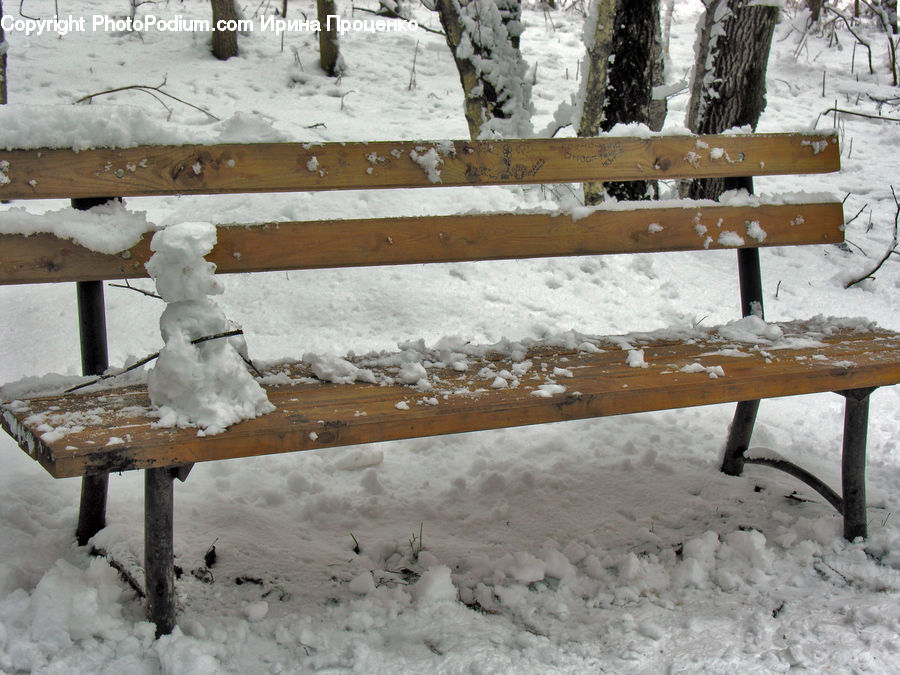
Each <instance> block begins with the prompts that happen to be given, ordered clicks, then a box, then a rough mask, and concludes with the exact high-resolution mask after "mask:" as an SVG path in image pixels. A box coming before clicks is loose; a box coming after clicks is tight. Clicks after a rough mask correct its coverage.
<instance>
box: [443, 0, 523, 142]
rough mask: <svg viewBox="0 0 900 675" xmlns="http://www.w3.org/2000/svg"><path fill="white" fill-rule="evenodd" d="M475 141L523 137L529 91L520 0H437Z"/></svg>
mask: <svg viewBox="0 0 900 675" xmlns="http://www.w3.org/2000/svg"><path fill="white" fill-rule="evenodd" d="M435 9H437V11H438V16H439V17H440V20H441V26H443V28H444V34H445V35H446V39H447V46H448V47H450V51H451V52H452V53H453V59H454V61H455V62H456V68H457V70H458V71H459V79H460V82H461V83H462V88H463V94H464V95H465V115H466V122H467V123H468V125H469V135H470V136H471V137H472V138H473V139H476V138H527V137H528V136H531V135H532V128H531V112H532V106H531V87H530V85H529V84H528V82H527V81H526V79H527V78H526V67H525V62H524V61H523V60H522V55H521V54H520V52H519V49H518V35H519V33H521V23H520V21H519V17H520V16H521V5H520V0H436V1H435Z"/></svg>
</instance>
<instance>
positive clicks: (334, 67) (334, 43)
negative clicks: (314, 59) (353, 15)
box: [316, 0, 342, 77]
mask: <svg viewBox="0 0 900 675" xmlns="http://www.w3.org/2000/svg"><path fill="white" fill-rule="evenodd" d="M316 13H317V17H318V19H319V65H320V66H321V67H322V70H324V71H325V74H326V75H328V77H337V76H338V75H340V74H341V70H342V69H341V58H340V57H341V55H340V50H339V48H338V36H337V27H336V26H335V25H334V24H333V23H332V25H331V28H328V17H329V16H330V15H336V14H337V7H336V6H335V4H334V0H316Z"/></svg>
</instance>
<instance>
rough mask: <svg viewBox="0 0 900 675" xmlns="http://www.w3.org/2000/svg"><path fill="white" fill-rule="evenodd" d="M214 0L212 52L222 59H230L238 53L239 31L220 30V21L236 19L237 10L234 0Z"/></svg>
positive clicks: (212, 0)
mask: <svg viewBox="0 0 900 675" xmlns="http://www.w3.org/2000/svg"><path fill="white" fill-rule="evenodd" d="M210 1H211V2H212V18H213V34H212V52H213V56H215V57H216V58H217V59H219V60H220V61H225V60H227V59H230V58H231V57H232V56H237V55H238V41H237V31H235V30H218V29H217V28H216V26H217V25H218V22H219V21H236V20H237V12H236V11H235V10H234V0H210Z"/></svg>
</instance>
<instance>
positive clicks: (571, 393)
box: [0, 323, 900, 477]
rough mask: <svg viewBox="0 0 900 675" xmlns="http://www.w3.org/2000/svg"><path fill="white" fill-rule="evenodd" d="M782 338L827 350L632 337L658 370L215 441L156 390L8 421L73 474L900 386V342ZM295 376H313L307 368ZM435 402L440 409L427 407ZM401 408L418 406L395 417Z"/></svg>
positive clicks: (564, 358) (332, 393)
mask: <svg viewBox="0 0 900 675" xmlns="http://www.w3.org/2000/svg"><path fill="white" fill-rule="evenodd" d="M782 328H783V329H784V330H785V333H786V334H787V335H789V336H791V335H793V336H806V337H811V338H814V339H816V340H818V341H819V342H820V345H819V346H807V347H804V348H800V349H773V348H771V347H769V348H767V347H766V345H765V344H764V343H761V344H760V345H759V347H757V348H754V346H753V345H752V344H742V345H741V344H738V345H735V343H731V342H729V341H728V340H725V339H723V338H721V337H720V336H716V335H715V334H711V335H710V336H708V337H706V338H703V339H697V340H693V341H683V340H672V339H661V338H654V337H652V336H648V337H645V338H636V337H634V336H631V337H630V338H629V341H630V343H631V344H632V345H633V346H635V347H640V348H642V349H643V350H644V360H645V361H646V362H647V363H648V364H649V367H647V368H631V367H629V366H628V365H627V364H626V356H627V352H626V351H623V349H622V347H621V344H622V343H621V341H616V340H604V339H599V340H597V341H596V342H597V344H598V345H599V346H600V347H601V348H603V349H604V350H605V351H602V352H600V353H593V354H589V353H583V352H575V351H571V350H569V351H565V350H549V349H547V348H543V349H533V350H531V352H530V353H529V354H528V358H530V359H531V360H532V364H533V365H532V368H531V369H530V371H529V372H528V373H526V374H525V375H524V376H523V377H522V378H521V382H520V384H519V386H518V387H517V388H514V389H492V388H491V386H490V384H491V382H489V381H488V380H484V379H479V378H478V376H477V375H473V373H477V372H478V371H479V370H480V368H481V365H483V364H473V367H470V369H469V372H468V373H457V372H455V371H440V372H438V375H439V376H440V378H441V382H440V384H439V385H438V386H436V388H435V391H430V392H420V391H418V390H416V389H414V388H412V387H407V386H401V385H393V386H375V385H370V384H359V383H358V384H353V385H336V384H326V383H321V382H316V381H309V380H306V381H299V382H297V383H296V384H293V385H291V386H285V387H269V388H268V392H269V397H270V400H271V401H272V402H273V403H274V404H275V405H276V406H277V411H276V412H273V413H271V414H269V415H266V416H263V417H261V418H258V419H255V420H248V421H245V422H242V423H240V424H237V425H235V426H233V427H231V428H230V429H229V430H228V431H226V432H225V433H224V434H221V435H217V436H212V437H198V436H197V433H196V430H195V429H156V428H153V427H152V425H151V423H152V418H151V417H149V416H148V415H147V414H146V413H145V414H140V413H137V412H135V411H137V410H141V409H144V410H146V411H149V406H150V402H149V399H148V397H147V392H146V389H145V388H143V387H136V388H135V387H132V388H127V389H121V390H113V391H106V392H100V393H96V394H84V395H70V396H68V397H48V398H38V399H32V400H30V401H27V402H25V403H21V402H20V403H4V404H2V405H0V413H2V415H0V419H2V425H3V427H4V428H5V429H6V430H7V431H8V432H9V433H10V434H11V435H12V436H13V437H14V438H16V439H17V441H18V443H19V445H20V446H21V447H22V448H23V449H25V450H26V451H28V452H29V453H30V454H31V455H32V457H34V458H35V459H36V460H38V461H39V462H41V464H42V465H44V467H45V468H46V469H47V470H48V471H49V472H50V473H51V474H52V475H54V476H56V477H65V476H74V475H79V474H83V473H89V472H97V471H124V470H128V469H139V468H147V467H161V466H171V465H178V464H184V463H190V462H200V461H207V460H214V459H228V458H233V457H244V456H252V455H263V454H270V453H281V452H292V451H297V450H312V449H322V448H329V447H336V446H341V445H350V444H356V443H369V442H375V441H386V440H396V439H402V438H413V437H421V436H431V435H438V434H448V433H457V432H463V431H475V430H480V429H492V428H501V427H511V426H520V425H528V424H539V423H544V422H557V421H563V420H571V419H580V418H588V417H599V416H606V415H618V414H625V413H632V412H642V411H650V410H664V409H670V408H682V407H689V406H698V405H708V404H713V403H725V402H733V401H742V400H751V399H759V398H773V397H778V396H790V395H795V394H809V393H814V392H825V391H837V390H845V389H856V388H862V387H874V386H882V385H890V384H895V383H897V382H900V335H898V334H896V333H892V332H889V331H884V330H874V331H871V332H869V331H856V330H849V329H841V330H836V331H833V332H831V333H830V334H827V335H826V334H823V333H815V334H811V335H810V334H807V333H806V332H805V331H806V330H807V329H806V327H805V326H804V325H803V324H801V323H792V324H782ZM727 346H738V347H740V348H741V351H742V352H743V353H744V355H743V356H734V355H731V354H730V353H727V352H726V353H719V352H720V350H721V349H723V348H724V347H727ZM486 358H487V359H489V360H490V361H491V362H492V363H493V364H494V365H495V366H496V367H497V369H500V368H508V367H510V365H511V364H510V363H509V362H506V361H504V360H502V359H501V358H500V357H499V356H488V357H486ZM543 363H546V364H547V365H548V370H543V369H542V368H541V364H543ZM693 363H700V364H701V365H703V366H721V367H722V368H723V370H724V376H722V377H718V378H716V379H711V378H710V376H709V375H708V373H706V372H699V373H686V372H680V370H679V369H680V368H682V367H683V366H686V365H690V364H693ZM555 366H560V367H563V368H566V369H567V370H569V371H571V372H572V375H573V377H571V378H569V377H561V376H560V377H556V378H555V379H556V381H557V383H559V384H562V385H564V386H565V387H566V391H565V392H564V393H561V394H557V395H554V396H551V397H550V398H539V397H537V396H534V395H533V394H532V392H533V391H534V390H535V389H536V388H537V387H538V386H539V385H541V384H543V383H545V381H546V379H547V373H548V372H552V371H553V367H555ZM292 372H293V374H294V375H295V376H303V375H308V374H309V373H308V371H306V370H305V369H304V367H302V365H298V366H297V367H296V368H294V369H293V371H292ZM442 387H445V388H446V390H447V393H446V395H444V392H442V391H441V388H442ZM460 390H468V393H460ZM451 392H455V393H451ZM432 397H434V398H435V399H436V400H437V405H433V404H430V403H429V402H428V401H426V399H431V398H432ZM400 401H406V402H407V404H408V406H409V409H408V410H401V409H398V408H397V407H395V406H396V404H397V403H399V402H400ZM432 403H433V402H432ZM135 406H136V407H135ZM363 413H364V414H363ZM64 424H68V425H70V426H71V425H74V424H77V425H78V426H79V427H81V428H80V429H77V430H73V431H71V432H69V433H67V434H65V435H64V436H62V437H60V438H56V439H53V440H45V439H50V438H51V437H48V436H44V434H45V433H46V432H47V431H49V430H50V429H52V428H57V427H60V426H62V425H64ZM42 425H47V426H42ZM42 437H43V438H42ZM114 438H117V439H120V440H121V442H118V441H114V440H113V439H114Z"/></svg>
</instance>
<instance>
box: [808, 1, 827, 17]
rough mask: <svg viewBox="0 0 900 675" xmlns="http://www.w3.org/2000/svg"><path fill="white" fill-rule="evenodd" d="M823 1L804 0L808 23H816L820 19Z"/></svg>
mask: <svg viewBox="0 0 900 675" xmlns="http://www.w3.org/2000/svg"><path fill="white" fill-rule="evenodd" d="M824 4H825V0H806V6H807V7H808V8H809V18H810V21H814V22H815V21H818V20H819V19H820V18H821V17H822V5H824Z"/></svg>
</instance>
